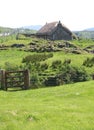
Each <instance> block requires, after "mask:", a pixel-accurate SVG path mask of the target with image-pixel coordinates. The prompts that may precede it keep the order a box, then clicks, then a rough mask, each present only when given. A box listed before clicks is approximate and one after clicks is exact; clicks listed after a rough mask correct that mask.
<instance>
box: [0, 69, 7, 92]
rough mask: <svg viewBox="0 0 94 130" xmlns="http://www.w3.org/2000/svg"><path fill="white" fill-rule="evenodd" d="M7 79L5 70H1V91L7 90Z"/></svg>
mask: <svg viewBox="0 0 94 130" xmlns="http://www.w3.org/2000/svg"><path fill="white" fill-rule="evenodd" d="M5 78H6V75H5V70H1V89H3V90H7V88H6V84H5Z"/></svg>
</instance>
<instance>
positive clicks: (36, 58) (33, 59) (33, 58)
mask: <svg viewBox="0 0 94 130" xmlns="http://www.w3.org/2000/svg"><path fill="white" fill-rule="evenodd" d="M50 57H53V54H52V53H51V54H45V53H43V54H33V55H28V56H26V57H25V58H23V60H22V63H32V64H35V63H37V62H41V61H44V60H46V59H48V58H50Z"/></svg>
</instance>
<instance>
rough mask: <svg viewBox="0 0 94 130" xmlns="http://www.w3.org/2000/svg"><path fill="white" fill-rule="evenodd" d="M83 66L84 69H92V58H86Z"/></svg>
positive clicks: (93, 62)
mask: <svg viewBox="0 0 94 130" xmlns="http://www.w3.org/2000/svg"><path fill="white" fill-rule="evenodd" d="M83 65H84V66H86V67H92V66H93V65H94V57H92V58H87V59H86V60H85V61H84V62H83Z"/></svg>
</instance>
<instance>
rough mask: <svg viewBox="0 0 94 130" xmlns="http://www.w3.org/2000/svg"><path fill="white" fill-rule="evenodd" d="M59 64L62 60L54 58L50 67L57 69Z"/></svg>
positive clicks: (60, 64)
mask: <svg viewBox="0 0 94 130" xmlns="http://www.w3.org/2000/svg"><path fill="white" fill-rule="evenodd" d="M61 66H62V61H61V60H55V61H53V62H52V65H51V67H52V69H57V68H59V67H61Z"/></svg>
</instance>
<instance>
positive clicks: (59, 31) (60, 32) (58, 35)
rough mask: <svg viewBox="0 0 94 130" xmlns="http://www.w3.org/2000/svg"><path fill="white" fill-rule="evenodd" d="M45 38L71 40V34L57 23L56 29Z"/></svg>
mask: <svg viewBox="0 0 94 130" xmlns="http://www.w3.org/2000/svg"><path fill="white" fill-rule="evenodd" d="M47 38H48V39H50V40H72V35H71V34H70V33H69V32H67V31H66V30H65V29H64V28H63V27H62V25H60V24H59V25H58V26H57V28H56V30H55V31H54V32H53V33H52V34H51V35H49V36H48V37H47Z"/></svg>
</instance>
